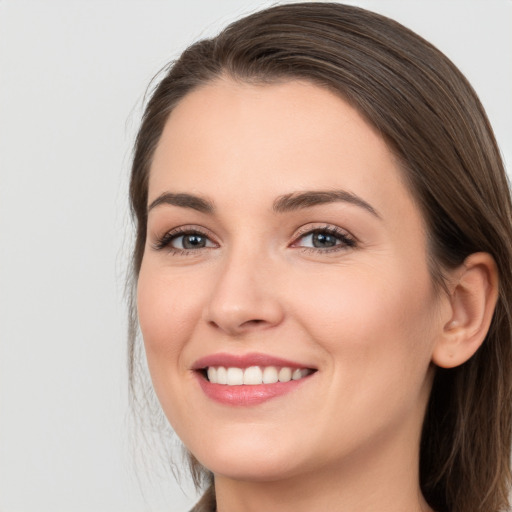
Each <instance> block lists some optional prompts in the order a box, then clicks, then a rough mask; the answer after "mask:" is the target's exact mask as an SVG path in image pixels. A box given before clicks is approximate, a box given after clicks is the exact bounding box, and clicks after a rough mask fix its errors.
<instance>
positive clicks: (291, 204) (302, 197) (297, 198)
mask: <svg viewBox="0 0 512 512" xmlns="http://www.w3.org/2000/svg"><path fill="white" fill-rule="evenodd" d="M335 202H343V203H350V204H353V205H355V206H359V207H360V208H364V209H365V210H367V211H368V212H370V213H371V214H372V215H374V216H375V217H377V218H379V219H380V218H381V217H380V215H379V213H378V212H377V210H376V209H375V208H374V207H373V206H372V205H371V204H369V203H367V202H366V201H365V200H364V199H362V198H360V197H359V196H357V195H355V194H353V193H352V192H348V191H346V190H325V191H323V190H310V191H306V192H295V193H292V194H286V195H284V196H281V197H278V198H277V199H276V200H275V201H274V205H273V210H274V211H275V212H277V213H284V212H289V211H293V210H300V209H302V208H311V207H312V206H318V205H321V204H327V203H335Z"/></svg>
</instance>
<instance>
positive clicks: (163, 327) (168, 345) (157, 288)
mask: <svg viewBox="0 0 512 512" xmlns="http://www.w3.org/2000/svg"><path fill="white" fill-rule="evenodd" d="M183 281H184V280H183V279H180V278H179V277H178V278H177V277H176V276H172V278H171V276H169V275H166V273H165V272H162V271H161V269H156V270H155V269H152V268H151V267H149V265H148V266H147V267H145V266H144V265H143V266H142V268H141V272H140V274H139V280H138V284H137V310H138V317H139V324H140V328H141V332H142V336H143V339H144V345H145V347H146V355H147V358H148V363H149V365H150V369H151V371H152V372H153V367H154V366H155V364H156V363H157V362H159V363H163V362H165V363H168V362H172V363H173V364H179V355H180V352H181V349H182V348H183V343H184V340H186V339H187V338H189V337H190V336H191V333H192V331H193V329H194V326H195V325H197V323H198V320H199V318H200V315H201V310H200V307H199V305H198V304H199V302H200V298H199V297H198V295H199V293H198V289H197V288H195V287H193V286H187V283H186V282H183ZM185 281H186V280H185ZM184 290H186V293H184Z"/></svg>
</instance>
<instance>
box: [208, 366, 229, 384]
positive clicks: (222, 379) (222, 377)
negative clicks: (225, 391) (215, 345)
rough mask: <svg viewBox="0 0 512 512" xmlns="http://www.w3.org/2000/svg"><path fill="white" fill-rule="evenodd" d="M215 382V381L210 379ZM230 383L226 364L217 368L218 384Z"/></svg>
mask: <svg viewBox="0 0 512 512" xmlns="http://www.w3.org/2000/svg"><path fill="white" fill-rule="evenodd" d="M210 382H214V381H212V380H211V381H210ZM227 383H228V372H227V371H226V368H224V366H219V367H218V368H217V382H216V384H227Z"/></svg>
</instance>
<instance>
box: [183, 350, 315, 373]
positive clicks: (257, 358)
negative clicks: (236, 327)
mask: <svg viewBox="0 0 512 512" xmlns="http://www.w3.org/2000/svg"><path fill="white" fill-rule="evenodd" d="M208 366H224V367H225V368H228V367H230V366H231V367H236V368H249V366H279V367H283V366H286V367H288V368H312V369H315V368H313V367H311V366H308V365H307V364H302V363H297V362H294V361H288V360H287V359H281V358H280V357H274V356H270V355H267V354H260V353H257V352H253V353H249V354H227V353H222V352H221V353H218V354H211V355H209V356H206V357H202V358H201V359H198V360H197V361H196V362H195V363H194V364H193V365H192V369H193V370H202V369H203V368H207V367H208Z"/></svg>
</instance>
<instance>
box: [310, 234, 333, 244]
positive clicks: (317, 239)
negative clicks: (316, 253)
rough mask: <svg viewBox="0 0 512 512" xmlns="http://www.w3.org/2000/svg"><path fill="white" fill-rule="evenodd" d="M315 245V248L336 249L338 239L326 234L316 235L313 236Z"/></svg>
mask: <svg viewBox="0 0 512 512" xmlns="http://www.w3.org/2000/svg"><path fill="white" fill-rule="evenodd" d="M313 245H314V246H315V247H334V246H335V245H336V238H335V237H334V236H332V235H327V234H325V233H315V234H314V235H313Z"/></svg>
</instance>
